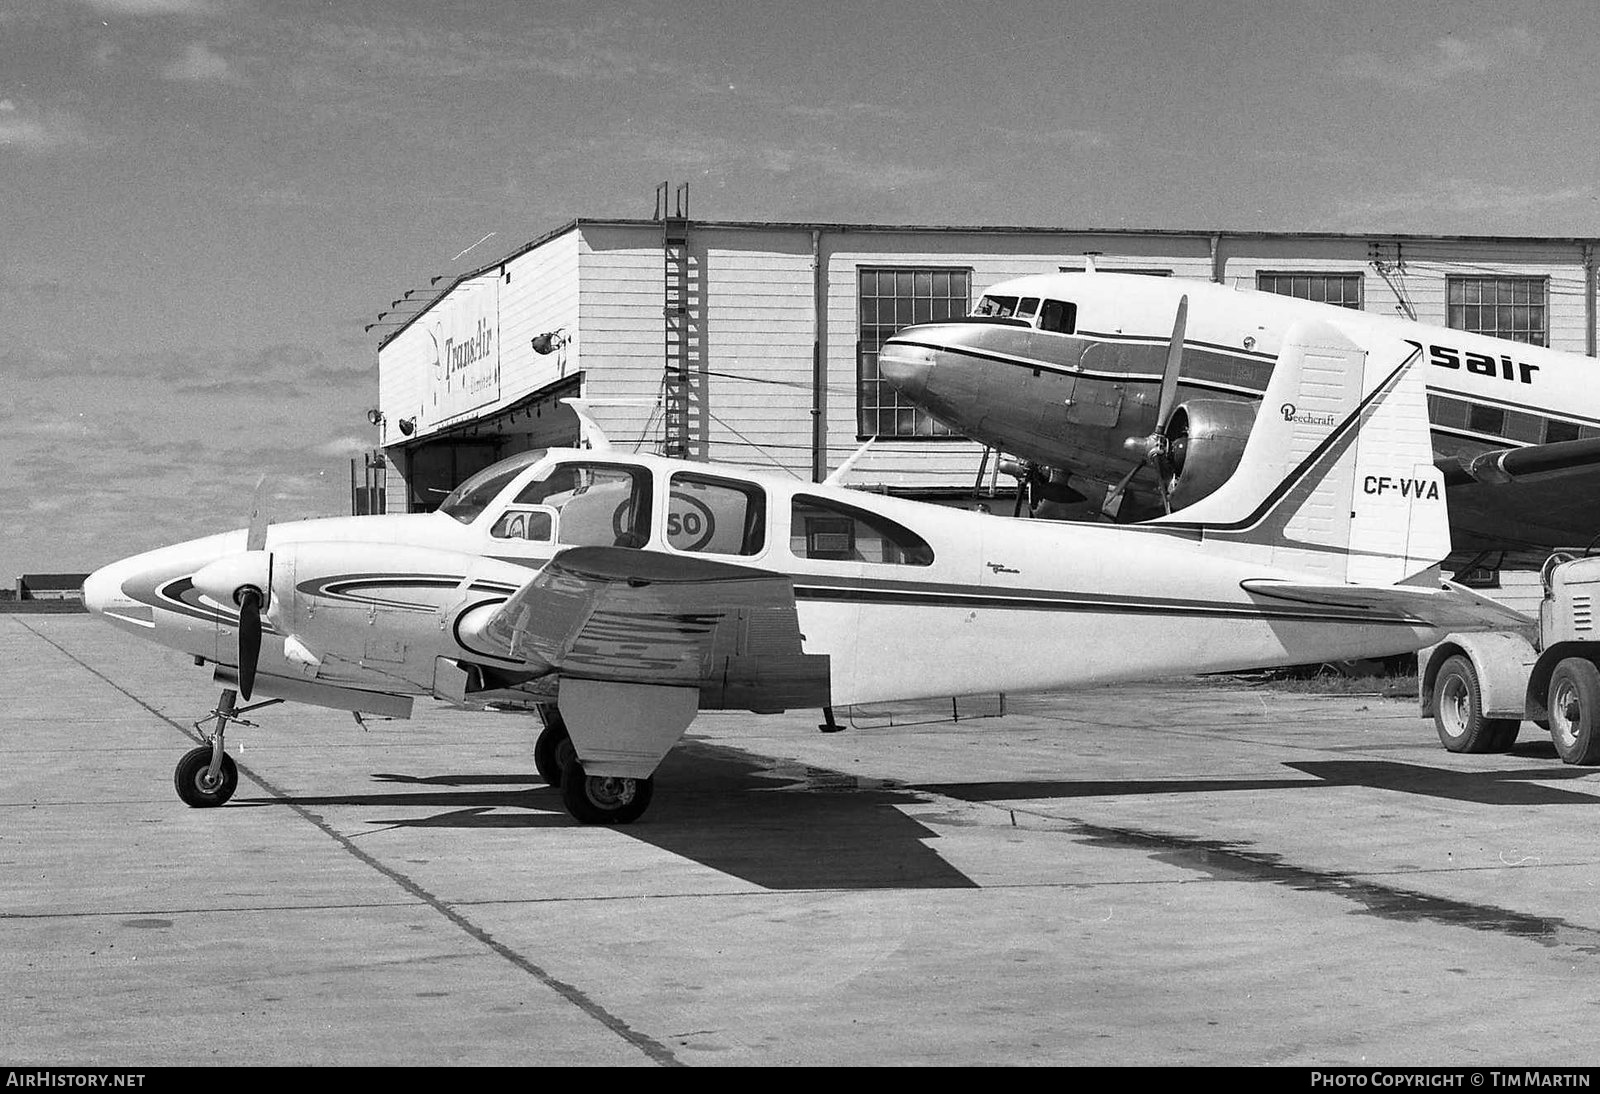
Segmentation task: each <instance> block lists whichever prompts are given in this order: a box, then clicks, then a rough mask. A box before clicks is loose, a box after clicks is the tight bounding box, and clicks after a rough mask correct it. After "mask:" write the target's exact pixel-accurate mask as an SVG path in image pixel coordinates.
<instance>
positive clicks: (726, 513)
mask: <svg viewBox="0 0 1600 1094" xmlns="http://www.w3.org/2000/svg"><path fill="white" fill-rule="evenodd" d="M766 515H767V495H766V491H764V490H762V489H761V488H760V487H759V486H756V485H755V484H753V483H748V482H736V481H734V480H733V479H720V478H714V477H712V476H710V475H698V474H693V473H689V472H679V473H678V474H676V475H673V476H672V481H671V489H670V491H669V497H668V501H667V537H666V538H667V544H668V546H670V547H671V548H672V549H673V550H675V551H694V552H697V553H705V554H716V555H755V554H760V553H761V549H762V548H763V547H765V546H766V539H767V516H766Z"/></svg>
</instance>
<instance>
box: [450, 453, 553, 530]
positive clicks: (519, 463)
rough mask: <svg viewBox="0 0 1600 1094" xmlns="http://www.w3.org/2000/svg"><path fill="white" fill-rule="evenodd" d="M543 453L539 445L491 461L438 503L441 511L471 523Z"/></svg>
mask: <svg viewBox="0 0 1600 1094" xmlns="http://www.w3.org/2000/svg"><path fill="white" fill-rule="evenodd" d="M544 457H545V450H544V449H542V448H536V449H533V450H531V451H528V452H518V453H517V454H516V455H515V456H511V457H508V458H507V459H503V460H501V461H500V462H499V463H496V464H490V465H489V466H488V467H485V468H484V469H483V470H482V471H479V472H478V473H477V474H476V475H473V476H472V477H471V478H469V479H467V481H466V482H464V483H462V484H461V485H460V486H458V487H456V488H455V489H454V490H452V491H450V493H449V494H448V495H446V497H445V499H444V501H442V502H440V503H439V512H441V513H445V514H447V515H449V516H452V517H454V518H455V519H456V520H459V521H460V522H461V523H462V524H471V523H472V522H473V521H475V520H477V519H478V514H480V513H482V512H483V511H484V510H485V509H487V508H488V507H489V503H490V502H492V501H494V499H495V498H497V497H499V496H500V491H502V490H504V489H505V488H506V487H508V486H510V485H511V480H512V479H514V478H516V477H517V476H518V475H520V474H522V473H523V472H524V471H526V470H527V469H528V468H529V467H532V466H533V465H534V464H536V463H538V462H539V461H540V460H542V459H544Z"/></svg>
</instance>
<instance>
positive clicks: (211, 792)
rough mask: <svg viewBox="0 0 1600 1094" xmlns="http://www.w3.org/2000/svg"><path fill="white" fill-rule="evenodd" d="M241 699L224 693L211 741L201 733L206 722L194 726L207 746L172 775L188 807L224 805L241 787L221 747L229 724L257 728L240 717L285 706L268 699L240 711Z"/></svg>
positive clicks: (195, 751)
mask: <svg viewBox="0 0 1600 1094" xmlns="http://www.w3.org/2000/svg"><path fill="white" fill-rule="evenodd" d="M238 698H239V695H238V692H236V691H234V690H233V689H232V688H224V689H223V692H222V698H221V699H220V700H219V701H218V702H217V709H216V710H214V711H212V714H213V715H215V717H216V719H217V725H216V730H215V731H214V732H213V733H212V734H211V736H210V737H209V738H208V737H206V736H205V730H204V729H201V727H202V726H203V725H204V724H205V721H206V720H205V719H204V718H202V719H200V721H198V722H196V723H195V724H194V728H195V729H197V730H200V735H201V737H202V739H204V742H205V743H204V744H202V745H200V747H198V748H194V749H190V750H189V751H188V752H186V753H184V754H183V759H181V760H179V761H178V766H177V769H176V770H174V771H173V773H172V784H173V786H174V787H175V788H176V789H177V791H178V797H180V798H182V799H183V801H184V804H185V805H191V806H193V807H195V808H196V809H207V808H210V807H211V806H216V805H221V804H223V803H224V802H226V801H227V800H228V799H229V798H231V797H233V792H234V791H235V790H237V789H238V787H239V768H238V765H237V764H235V763H234V762H233V757H232V756H230V755H228V754H227V753H226V752H225V751H223V747H222V736H223V733H224V732H226V730H227V728H228V723H229V722H238V723H239V724H240V725H242V726H251V727H254V726H255V723H254V722H250V721H246V720H245V719H243V718H241V717H239V715H241V714H244V713H246V712H248V711H252V710H260V709H261V708H262V707H269V706H272V705H273V704H274V703H281V702H283V700H282V699H268V700H266V701H265V702H261V703H256V704H255V705H253V706H248V707H237V706H235V703H237V701H238Z"/></svg>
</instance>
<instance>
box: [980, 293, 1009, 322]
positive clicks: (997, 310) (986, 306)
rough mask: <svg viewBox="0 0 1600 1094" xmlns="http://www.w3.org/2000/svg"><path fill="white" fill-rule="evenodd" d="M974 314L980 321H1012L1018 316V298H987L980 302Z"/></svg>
mask: <svg viewBox="0 0 1600 1094" xmlns="http://www.w3.org/2000/svg"><path fill="white" fill-rule="evenodd" d="M972 314H973V315H974V316H975V317H976V318H979V319H1010V318H1011V317H1012V316H1014V315H1016V314H1017V298H1016V297H1014V296H985V297H983V298H982V299H980V300H979V301H978V306H977V307H975V308H973V309H972Z"/></svg>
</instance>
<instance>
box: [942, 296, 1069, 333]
mask: <svg viewBox="0 0 1600 1094" xmlns="http://www.w3.org/2000/svg"><path fill="white" fill-rule="evenodd" d="M969 318H972V319H987V320H990V321H1006V323H1007V325H1024V326H1029V327H1038V328H1039V329H1040V330H1048V331H1054V332H1056V333H1057V334H1072V333H1073V332H1074V331H1075V330H1076V328H1077V325H1078V306H1077V305H1076V304H1069V303H1067V302H1066V301H1062V300H1044V299H1041V298H1040V297H1037V296H1024V297H1020V298H1019V297H1015V296H993V295H985V296H984V297H983V298H982V299H981V300H979V301H978V306H977V307H975V308H973V309H972V312H971V314H970V316H969Z"/></svg>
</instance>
